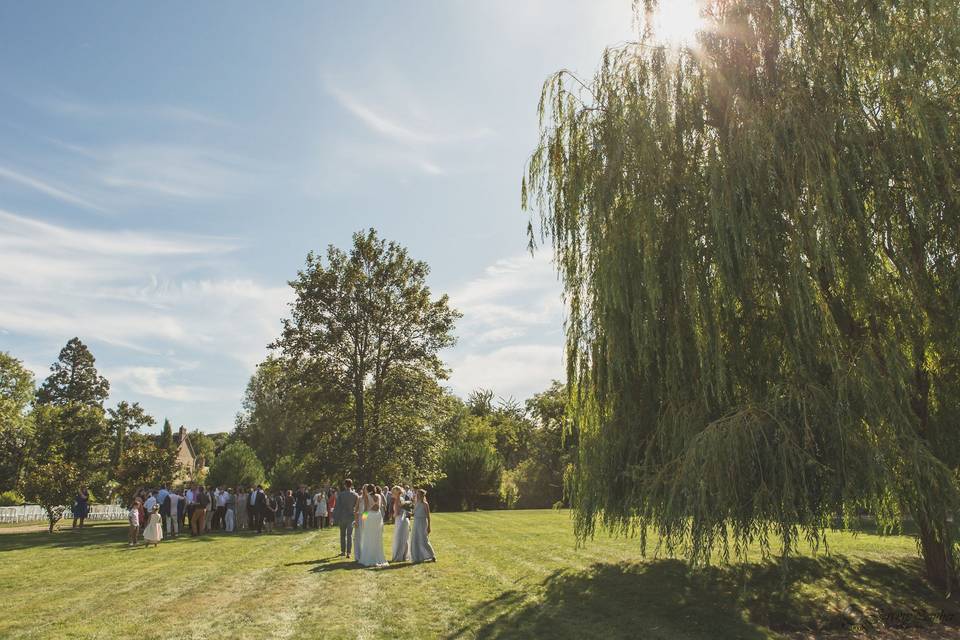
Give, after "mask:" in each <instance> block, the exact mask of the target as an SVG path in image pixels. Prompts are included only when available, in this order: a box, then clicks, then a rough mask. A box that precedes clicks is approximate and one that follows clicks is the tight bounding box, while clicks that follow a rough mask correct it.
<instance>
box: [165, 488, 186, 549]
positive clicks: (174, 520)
mask: <svg viewBox="0 0 960 640" xmlns="http://www.w3.org/2000/svg"><path fill="white" fill-rule="evenodd" d="M167 500H168V501H169V506H168V507H167V535H168V536H172V537H174V538H176V537H177V536H179V535H180V518H179V517H177V507H178V506H179V505H180V501H181V500H183V498H181V497H180V496H178V495H177V494H176V493H174V492H173V491H170V492H168V493H167Z"/></svg>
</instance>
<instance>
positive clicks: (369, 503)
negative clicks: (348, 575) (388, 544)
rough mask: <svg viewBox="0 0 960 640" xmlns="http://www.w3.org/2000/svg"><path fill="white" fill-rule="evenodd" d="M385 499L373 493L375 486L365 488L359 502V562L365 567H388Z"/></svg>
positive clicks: (357, 556)
mask: <svg viewBox="0 0 960 640" xmlns="http://www.w3.org/2000/svg"><path fill="white" fill-rule="evenodd" d="M382 500H383V498H382V497H381V496H380V495H379V494H377V493H375V492H374V491H373V485H370V484H368V485H365V486H364V487H363V495H362V496H361V497H360V500H359V501H358V503H359V505H358V516H359V521H358V524H359V531H360V549H359V551H357V555H356V558H357V562H358V563H359V564H361V565H362V566H364V567H382V566H386V564H387V558H386V557H385V556H384V554H383V513H382V508H381V501H382Z"/></svg>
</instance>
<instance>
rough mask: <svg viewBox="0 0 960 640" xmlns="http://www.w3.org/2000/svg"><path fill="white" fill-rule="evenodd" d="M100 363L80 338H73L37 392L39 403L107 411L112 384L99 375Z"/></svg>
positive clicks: (51, 367)
mask: <svg viewBox="0 0 960 640" xmlns="http://www.w3.org/2000/svg"><path fill="white" fill-rule="evenodd" d="M95 363H96V359H95V358H94V357H93V354H92V353H90V349H88V348H87V345H85V344H83V342H81V341H80V338H71V339H70V341H69V342H67V344H66V346H65V347H64V348H63V349H61V350H60V356H59V357H58V358H57V361H56V362H54V363H53V364H52V365H51V366H50V375H49V376H48V377H47V379H46V380H44V382H43V385H41V387H40V388H39V389H38V390H37V402H39V403H41V404H57V405H64V404H68V403H78V404H85V405H89V406H91V407H103V401H104V400H106V399H107V396H109V395H110V383H109V382H108V381H107V379H106V378H104V377H103V376H101V375H100V374H99V373H97V368H96V366H95Z"/></svg>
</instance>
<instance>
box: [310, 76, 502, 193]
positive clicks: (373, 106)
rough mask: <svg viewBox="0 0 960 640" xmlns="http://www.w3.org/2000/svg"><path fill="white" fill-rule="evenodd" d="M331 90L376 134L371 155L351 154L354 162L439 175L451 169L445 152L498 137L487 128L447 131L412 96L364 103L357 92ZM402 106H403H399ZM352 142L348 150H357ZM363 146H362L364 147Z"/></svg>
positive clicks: (344, 107) (332, 93)
mask: <svg viewBox="0 0 960 640" xmlns="http://www.w3.org/2000/svg"><path fill="white" fill-rule="evenodd" d="M328 91H329V92H330V95H332V96H333V97H334V98H335V99H336V101H337V103H338V104H339V105H340V106H341V107H342V108H343V109H344V110H345V111H347V112H348V113H349V114H350V115H352V116H353V117H354V118H356V119H357V121H359V122H360V123H361V124H363V125H364V127H365V128H366V129H367V130H368V131H369V132H370V133H371V134H373V144H374V146H375V148H374V150H373V151H372V153H363V154H357V153H354V154H351V155H352V156H353V158H354V160H355V161H358V162H361V161H366V162H375V163H384V162H386V163H388V164H390V165H393V166H406V167H412V168H414V169H416V170H417V171H418V172H420V173H423V174H426V175H431V176H436V175H443V174H446V173H448V171H449V169H448V168H447V167H445V166H444V163H443V162H442V161H441V160H440V159H439V158H440V157H442V156H443V155H444V153H445V151H446V150H448V149H449V148H451V147H454V146H456V145H459V146H460V148H461V151H462V145H463V144H464V143H467V142H479V141H482V140H485V139H488V138H491V137H493V136H494V135H495V133H494V131H493V130H492V129H490V128H489V127H485V126H460V127H451V128H446V127H443V126H442V125H440V124H438V122H439V121H440V120H441V119H440V118H438V117H437V115H436V114H429V113H427V112H426V111H425V110H424V109H423V108H422V107H417V106H416V104H415V101H414V100H412V99H410V97H409V96H406V97H404V96H395V95H390V96H387V99H385V100H380V101H373V100H364V99H362V98H361V97H360V96H359V95H357V94H356V93H354V92H350V91H347V90H345V89H343V88H342V87H339V86H334V85H332V84H329V83H328ZM397 105H400V106H397ZM356 146H357V143H356V141H351V144H350V145H349V148H356ZM361 146H363V145H361Z"/></svg>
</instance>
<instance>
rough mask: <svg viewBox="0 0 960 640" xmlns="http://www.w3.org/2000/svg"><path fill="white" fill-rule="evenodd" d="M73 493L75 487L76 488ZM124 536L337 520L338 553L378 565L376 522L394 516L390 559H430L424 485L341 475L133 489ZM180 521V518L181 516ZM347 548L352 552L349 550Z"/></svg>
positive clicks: (315, 525) (382, 561)
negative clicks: (314, 482)
mask: <svg viewBox="0 0 960 640" xmlns="http://www.w3.org/2000/svg"><path fill="white" fill-rule="evenodd" d="M78 495H79V492H78ZM128 519H129V544H130V546H134V545H136V544H138V541H139V538H140V536H142V537H143V541H144V542H145V543H146V544H147V545H150V544H153V545H157V544H158V543H159V542H160V540H162V539H163V537H164V529H165V530H166V535H167V537H172V538H176V537H178V536H179V535H180V532H181V531H187V530H189V531H190V535H191V536H198V535H203V534H205V533H208V532H210V531H224V532H226V533H233V532H235V531H239V530H242V529H248V530H250V531H254V530H256V532H257V533H262V532H263V530H264V529H266V531H267V533H272V532H273V529H274V527H275V526H278V527H284V526H285V527H286V528H292V529H296V528H303V529H323V528H325V527H328V526H332V525H333V524H336V525H338V526H339V528H340V555H341V556H342V557H347V558H349V557H350V556H351V553H353V554H354V557H355V558H356V560H357V562H358V563H359V564H361V565H363V566H383V565H386V564H387V559H386V556H385V554H384V550H383V544H382V540H383V527H384V524H385V523H387V522H391V521H392V522H394V523H395V525H396V526H395V528H394V535H393V544H392V549H391V551H392V554H391V561H392V562H406V561H412V562H415V563H416V562H432V561H436V555H435V554H434V552H433V547H432V546H431V545H430V540H429V536H430V530H431V527H430V503H429V502H428V500H427V492H426V491H425V490H424V489H417V488H411V487H410V486H408V485H404V486H402V487H401V486H399V485H398V486H395V487H393V489H392V490H391V489H390V488H389V487H388V486H386V485H384V486H383V487H382V488H381V487H380V486H376V485H373V484H366V485H363V486H362V487H361V490H360V493H357V492H356V491H355V490H354V488H353V482H352V481H351V480H349V479H347V480H344V482H343V483H342V484H341V485H340V486H339V488H338V489H334V488H333V487H323V488H318V489H315V490H311V489H309V488H307V487H306V486H305V485H300V486H299V487H298V488H297V489H296V491H294V490H292V489H288V490H286V491H277V492H268V491H265V490H264V488H263V486H262V485H257V486H256V487H251V488H246V487H237V488H236V489H234V490H232V491H231V489H230V488H229V487H204V486H200V485H192V486H190V487H187V488H184V489H179V490H172V489H170V488H169V487H161V488H160V489H153V490H150V491H147V490H142V491H140V492H138V493H137V495H136V496H135V497H134V499H133V501H132V503H131V504H130V509H129V511H128ZM187 523H188V524H187ZM354 552H355V553H354Z"/></svg>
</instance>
